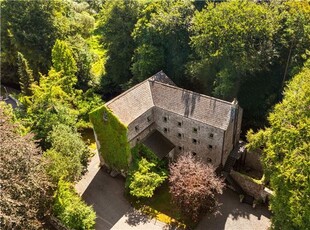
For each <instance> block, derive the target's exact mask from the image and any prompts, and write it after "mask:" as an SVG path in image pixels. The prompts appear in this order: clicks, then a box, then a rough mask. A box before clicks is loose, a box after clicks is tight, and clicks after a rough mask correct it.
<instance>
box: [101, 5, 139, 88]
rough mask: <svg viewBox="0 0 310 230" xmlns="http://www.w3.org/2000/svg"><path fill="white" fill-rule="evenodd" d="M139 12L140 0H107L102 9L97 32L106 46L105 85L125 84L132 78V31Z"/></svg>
mask: <svg viewBox="0 0 310 230" xmlns="http://www.w3.org/2000/svg"><path fill="white" fill-rule="evenodd" d="M137 15H138V2H137V1H134V0H117V1H115V0H107V1H105V3H104V5H103V7H102V10H101V11H100V13H99V18H98V28H97V30H96V34H98V35H100V37H101V39H100V42H101V44H102V45H103V46H104V48H105V49H106V50H107V53H106V55H107V60H106V63H105V70H106V76H105V77H104V78H103V79H102V80H103V83H102V84H103V86H104V85H107V84H110V82H109V81H111V82H114V83H116V84H117V85H119V84H123V83H126V82H127V81H128V80H129V79H130V78H131V73H130V66H131V58H132V55H133V50H134V43H133V39H132V37H131V33H132V31H133V28H134V25H135V23H136V21H137ZM106 78H107V79H106ZM106 90H108V88H107V89H106Z"/></svg>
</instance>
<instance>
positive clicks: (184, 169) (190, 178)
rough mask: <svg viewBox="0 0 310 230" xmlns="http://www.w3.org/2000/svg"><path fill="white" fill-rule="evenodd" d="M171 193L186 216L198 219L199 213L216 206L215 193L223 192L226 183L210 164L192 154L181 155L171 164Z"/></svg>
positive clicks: (173, 199)
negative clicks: (196, 158)
mask: <svg viewBox="0 0 310 230" xmlns="http://www.w3.org/2000/svg"><path fill="white" fill-rule="evenodd" d="M169 168H170V176H169V183H170V193H171V197H172V201H173V203H175V204H176V205H177V206H178V207H179V208H180V210H181V212H183V214H185V215H186V216H189V217H191V219H192V220H193V221H195V222H196V221H198V217H199V214H201V213H202V212H204V211H207V210H209V211H211V210H213V208H214V207H216V205H217V202H216V199H215V195H216V194H218V193H222V189H223V187H224V184H223V182H222V180H221V179H220V178H218V177H217V176H216V175H215V172H214V168H213V166H212V165H210V164H208V165H207V164H204V163H202V162H201V161H198V160H195V159H194V157H193V156H192V155H191V154H185V155H181V156H180V157H179V158H178V159H177V161H176V162H175V163H172V164H170V167H169Z"/></svg>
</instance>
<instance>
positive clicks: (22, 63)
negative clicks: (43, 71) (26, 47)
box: [17, 52, 34, 96]
mask: <svg viewBox="0 0 310 230" xmlns="http://www.w3.org/2000/svg"><path fill="white" fill-rule="evenodd" d="M17 56H18V75H19V85H20V89H21V92H22V94H23V95H25V96H31V93H32V92H31V84H33V83H34V78H33V74H32V70H31V69H30V68H29V66H28V61H27V60H26V59H25V58H24V55H23V54H22V53H20V52H18V53H17Z"/></svg>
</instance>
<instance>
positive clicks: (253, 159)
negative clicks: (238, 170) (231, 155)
mask: <svg viewBox="0 0 310 230" xmlns="http://www.w3.org/2000/svg"><path fill="white" fill-rule="evenodd" d="M260 155H261V151H260V150H256V151H251V152H246V153H245V156H243V157H244V166H245V167H249V168H251V169H254V170H256V171H258V172H263V166H262V163H261V160H260Z"/></svg>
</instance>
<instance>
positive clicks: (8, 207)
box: [0, 102, 53, 229]
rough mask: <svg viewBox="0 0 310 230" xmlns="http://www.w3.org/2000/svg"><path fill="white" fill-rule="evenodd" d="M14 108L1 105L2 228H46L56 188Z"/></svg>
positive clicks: (0, 197)
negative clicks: (14, 115)
mask: <svg viewBox="0 0 310 230" xmlns="http://www.w3.org/2000/svg"><path fill="white" fill-rule="evenodd" d="M10 113H11V114H12V112H10V109H9V108H8V107H7V106H6V105H5V104H4V102H0V184H1V187H0V229H42V228H43V225H44V220H43V219H44V216H45V215H46V214H48V213H49V210H50V207H51V203H52V198H53V185H52V184H51V183H50V181H49V179H48V176H47V175H46V173H45V170H44V169H43V167H42V166H43V165H42V164H43V162H42V161H41V152H40V150H39V149H38V148H37V146H36V145H35V143H34V142H33V139H32V136H31V135H30V134H27V135H26V136H21V135H20V134H19V131H20V128H19V126H18V125H17V124H12V122H11V121H12V118H11V117H10Z"/></svg>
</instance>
